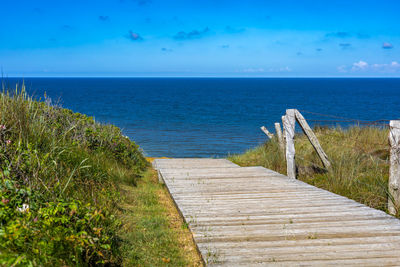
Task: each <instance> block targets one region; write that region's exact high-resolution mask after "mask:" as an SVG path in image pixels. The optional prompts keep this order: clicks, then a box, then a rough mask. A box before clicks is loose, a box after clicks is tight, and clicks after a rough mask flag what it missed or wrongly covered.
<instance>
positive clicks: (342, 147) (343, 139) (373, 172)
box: [229, 127, 399, 216]
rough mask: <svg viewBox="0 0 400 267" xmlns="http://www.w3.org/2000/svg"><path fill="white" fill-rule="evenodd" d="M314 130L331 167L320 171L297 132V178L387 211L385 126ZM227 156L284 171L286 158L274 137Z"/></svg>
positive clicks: (386, 138) (236, 160) (309, 148)
mask: <svg viewBox="0 0 400 267" xmlns="http://www.w3.org/2000/svg"><path fill="white" fill-rule="evenodd" d="M314 130H315V133H316V136H317V138H318V139H319V141H320V143H321V146H322V147H323V149H324V150H325V152H326V154H327V155H328V157H329V159H330V161H331V163H332V171H331V172H325V171H324V168H323V167H322V166H323V165H322V163H321V162H320V159H319V158H318V156H317V154H316V152H315V151H314V149H313V147H312V146H311V144H310V142H309V141H308V139H307V138H306V136H305V135H302V134H299V135H296V137H295V147H296V165H297V170H298V179H300V180H302V181H305V182H307V183H309V184H312V185H315V186H317V187H320V188H324V189H326V190H329V191H331V192H334V193H336V194H339V195H343V196H346V197H348V198H351V199H354V200H356V201H358V202H360V203H363V204H366V205H368V206H370V207H373V208H377V209H380V210H384V211H387V202H388V177H389V162H388V160H389V144H388V133H389V132H388V130H387V129H382V128H377V127H352V128H349V129H341V128H321V127H319V128H316V129H314ZM229 159H230V160H231V161H233V162H235V163H237V164H239V165H241V166H264V167H266V168H269V169H272V170H275V171H277V172H279V173H282V174H286V162H285V159H284V157H283V155H281V154H280V153H279V145H278V142H277V140H276V138H273V139H272V140H270V141H268V142H266V143H265V144H264V145H262V146H260V147H257V148H255V149H252V150H249V151H247V152H246V153H244V154H243V155H233V156H231V157H230V158H229ZM397 216H399V212H398V214H397Z"/></svg>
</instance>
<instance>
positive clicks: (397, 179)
mask: <svg viewBox="0 0 400 267" xmlns="http://www.w3.org/2000/svg"><path fill="white" fill-rule="evenodd" d="M389 127H390V132H389V143H390V170H389V203H388V204H389V206H388V209H389V212H390V214H393V215H395V214H396V213H397V212H399V208H400V120H393V121H390V126H389Z"/></svg>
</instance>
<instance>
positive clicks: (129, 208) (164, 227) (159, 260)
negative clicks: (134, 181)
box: [121, 169, 202, 266]
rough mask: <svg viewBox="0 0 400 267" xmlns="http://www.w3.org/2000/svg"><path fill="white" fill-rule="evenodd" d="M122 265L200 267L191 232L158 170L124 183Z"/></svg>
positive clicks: (199, 259) (200, 263) (149, 171)
mask: <svg viewBox="0 0 400 267" xmlns="http://www.w3.org/2000/svg"><path fill="white" fill-rule="evenodd" d="M123 190H124V195H125V196H126V199H125V201H124V203H123V205H121V206H122V208H123V209H124V212H123V213H122V216H123V221H124V222H126V224H125V225H124V227H123V229H122V230H123V231H124V232H125V234H124V239H125V240H126V241H127V242H126V243H125V246H124V254H125V255H124V259H125V260H124V263H123V265H124V266H202V262H201V258H200V256H199V254H198V253H197V250H196V247H195V244H194V242H193V239H192V235H191V233H190V231H189V229H188V228H187V227H186V226H185V224H184V223H183V220H182V218H181V217H180V215H179V213H178V211H177V210H176V208H175V206H174V203H173V201H172V199H171V198H170V196H169V193H168V192H167V190H166V189H165V187H164V186H163V185H161V184H159V183H158V178H157V173H156V172H155V171H154V170H152V169H149V170H148V171H147V172H146V173H145V175H144V177H143V179H141V180H140V181H139V182H138V185H137V187H132V186H128V185H125V186H123Z"/></svg>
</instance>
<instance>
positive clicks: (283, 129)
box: [282, 115, 286, 141]
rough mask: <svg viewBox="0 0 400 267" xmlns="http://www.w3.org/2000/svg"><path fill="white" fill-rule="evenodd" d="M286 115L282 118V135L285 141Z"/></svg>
mask: <svg viewBox="0 0 400 267" xmlns="http://www.w3.org/2000/svg"><path fill="white" fill-rule="evenodd" d="M285 118H286V117H285V115H284V116H282V131H283V132H282V135H283V141H285V140H286V131H285Z"/></svg>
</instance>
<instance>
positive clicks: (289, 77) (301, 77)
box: [1, 75, 400, 79]
mask: <svg viewBox="0 0 400 267" xmlns="http://www.w3.org/2000/svg"><path fill="white" fill-rule="evenodd" d="M7 78H22V79H25V78H28V79H30V78H138V79H148V78H156V79H157V78H161V79H165V78H174V79H176V78H186V79H193V78H200V79H201V78H208V79H210V78H212V79H282V78H284V79H332V78H335V79H354V78H357V79H400V76H367V77H366V76H14V75H13V76H3V77H1V79H7Z"/></svg>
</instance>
